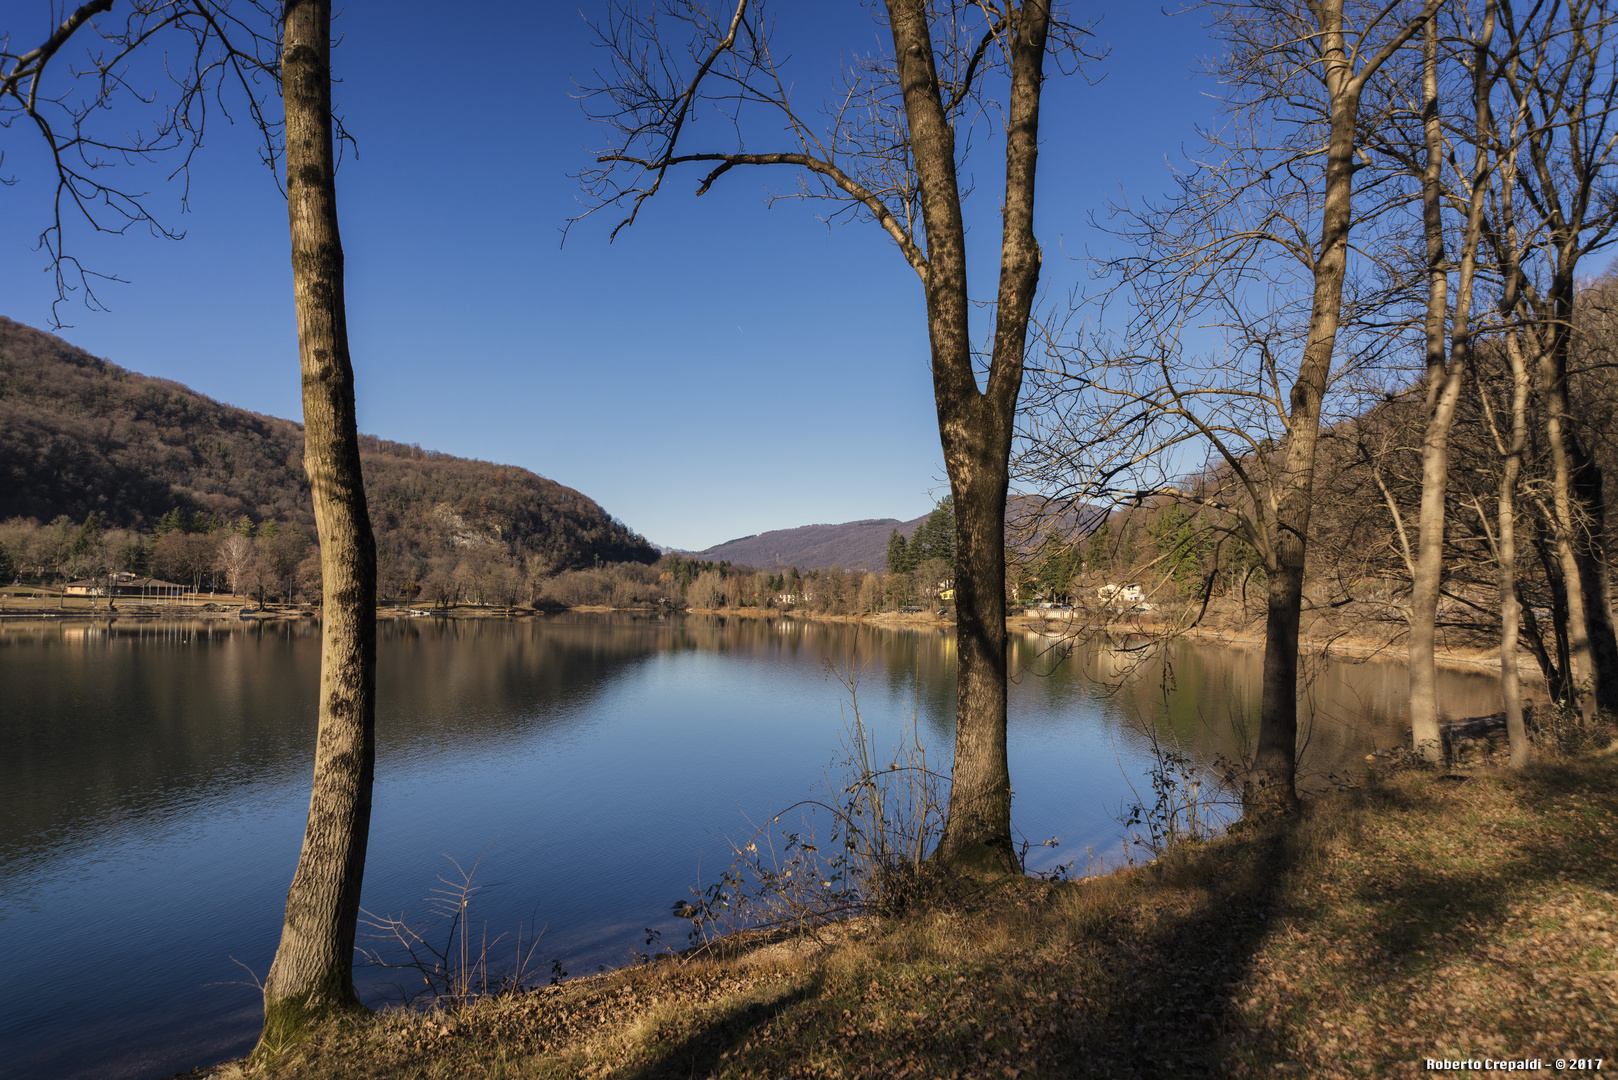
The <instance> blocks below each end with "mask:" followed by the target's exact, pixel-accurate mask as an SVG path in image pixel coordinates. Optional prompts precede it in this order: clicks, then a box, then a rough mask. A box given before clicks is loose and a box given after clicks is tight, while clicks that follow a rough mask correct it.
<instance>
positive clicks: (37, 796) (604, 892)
mask: <svg viewBox="0 0 1618 1080" xmlns="http://www.w3.org/2000/svg"><path fill="white" fill-rule="evenodd" d="M1260 659H1261V658H1260V656H1259V654H1258V653H1256V652H1248V651H1243V650H1232V649H1221V648H1216V647H1211V646H1196V645H1192V644H1189V643H1184V642H1182V643H1178V644H1175V645H1173V646H1170V647H1167V648H1157V649H1150V650H1144V651H1141V650H1135V649H1133V648H1131V647H1130V646H1129V644H1128V643H1112V642H1102V643H1099V644H1096V643H1092V644H1088V645H1085V646H1082V647H1080V648H1079V649H1077V650H1076V651H1075V652H1074V654H1073V655H1072V656H1071V657H1068V656H1066V655H1065V651H1064V650H1063V649H1062V648H1060V647H1053V642H1052V641H1051V640H1050V639H1047V638H1041V637H1038V636H1032V635H1022V634H1018V635H1014V636H1013V642H1012V656H1011V665H1012V670H1013V672H1014V683H1013V686H1012V689H1011V735H1010V755H1011V767H1012V778H1013V783H1014V785H1015V787H1016V801H1015V803H1014V814H1015V819H1016V823H1017V825H1018V827H1019V828H1020V829H1021V830H1022V831H1023V832H1024V833H1025V834H1026V835H1027V836H1028V837H1030V838H1033V839H1045V838H1048V837H1052V836H1059V837H1061V838H1062V845H1061V846H1060V847H1059V848H1057V849H1055V850H1050V849H1039V848H1036V849H1034V850H1033V852H1032V854H1031V856H1030V864H1031V866H1033V867H1034V868H1048V867H1049V866H1051V865H1053V864H1054V863H1056V862H1059V861H1066V860H1068V859H1070V858H1073V857H1074V856H1075V855H1077V856H1078V862H1079V865H1080V866H1081V867H1082V866H1083V865H1084V858H1083V852H1084V849H1085V847H1086V845H1090V846H1093V847H1095V848H1096V849H1098V850H1101V851H1104V852H1111V851H1115V850H1116V845H1117V837H1118V833H1119V831H1120V830H1119V826H1118V824H1117V823H1116V821H1115V820H1114V819H1113V815H1114V813H1115V812H1116V811H1117V808H1118V806H1119V803H1120V801H1121V800H1122V799H1123V798H1125V797H1126V796H1127V795H1128V792H1129V789H1128V786H1127V784H1126V783H1125V778H1124V773H1125V772H1126V771H1127V772H1128V773H1129V774H1130V775H1131V776H1132V777H1133V778H1135V781H1136V783H1137V785H1139V784H1140V777H1141V776H1142V775H1143V774H1144V772H1145V771H1146V769H1147V767H1148V763H1149V761H1148V756H1147V754H1146V751H1145V749H1144V742H1145V740H1144V739H1143V738H1142V736H1141V734H1140V731H1141V727H1140V725H1141V723H1143V722H1149V723H1153V724H1155V725H1157V727H1158V729H1159V730H1160V731H1162V732H1165V733H1172V734H1173V735H1174V736H1175V737H1177V738H1178V739H1179V740H1180V741H1181V742H1182V743H1183V744H1184V745H1187V746H1188V747H1190V748H1192V749H1193V751H1194V752H1195V753H1196V754H1197V755H1199V756H1201V757H1203V758H1210V757H1212V756H1214V755H1220V754H1223V755H1225V756H1229V755H1231V754H1232V753H1233V752H1234V751H1235V749H1236V748H1237V747H1238V746H1239V745H1240V742H1241V737H1240V735H1239V732H1240V731H1241V730H1242V729H1243V726H1244V725H1245V724H1248V723H1250V722H1251V719H1252V717H1253V716H1255V715H1256V710H1257V694H1258V685H1259V665H1260ZM318 661H319V633H318V625H317V624H316V623H314V622H313V621H312V620H305V621H301V622H291V623H251V624H236V623H218V622H213V623H205V622H183V621H176V622H166V623H152V622H141V621H134V620H123V619H120V620H113V621H110V622H109V621H108V620H106V619H101V620H93V621H91V620H84V621H62V622H52V623H39V622H32V623H4V624H0V688H3V689H0V693H3V696H4V708H3V709H0V738H3V739H4V740H5V744H6V745H7V746H8V747H9V748H11V752H10V753H8V754H6V755H4V756H0V954H3V955H5V956H6V957H7V958H8V960H9V961H10V964H11V969H12V970H13V972H28V973H31V974H30V975H29V976H28V977H24V978H13V979H11V980H8V982H7V984H6V986H5V989H3V990H0V1046H5V1047H6V1049H7V1056H8V1059H9V1060H8V1066H7V1071H6V1075H7V1076H8V1077H9V1076H16V1077H46V1076H50V1077H62V1076H74V1075H84V1076H90V1075H94V1076H131V1077H140V1076H146V1077H149V1076H157V1075H166V1074H168V1073H172V1072H174V1071H177V1070H179V1069H182V1068H186V1067H189V1066H191V1065H193V1064H199V1063H202V1062H206V1061H211V1060H217V1059H219V1058H222V1057H225V1056H229V1055H231V1054H236V1053H240V1052H242V1051H244V1050H245V1049H246V1048H248V1047H249V1046H250V1045H251V1042H252V1038H253V1036H254V1034H255V1033H256V1027H257V1021H258V1000H257V995H256V992H255V991H254V990H253V989H252V987H251V986H241V985H218V984H222V983H232V982H240V981H241V980H244V979H245V978H246V976H245V975H244V974H243V972H242V971H241V969H240V968H238V967H236V966H235V965H234V964H233V963H232V959H231V958H232V957H234V958H235V959H237V960H240V961H242V962H243V963H244V964H246V965H247V966H248V967H250V968H251V969H253V970H254V971H256V972H258V973H259V974H261V975H262V974H263V972H264V971H265V970H266V969H267V968H268V965H269V960H270V957H271V955H272V954H273V951H274V948H275V942H276V938H277V935H278V934H279V930H280V917H281V905H282V904H283V903H284V899H285V895H286V887H287V883H288V881H289V880H290V877H291V873H292V867H293V864H294V862H295V860H296V858H297V851H298V845H299V842H300V840H301V835H302V828H303V817H304V813H305V811H306V808H307V801H308V780H309V770H310V768H311V764H312V757H313V739H314V700H315V690H316V684H317V678H318ZM833 670H836V671H840V672H845V673H847V672H853V673H855V674H856V675H857V681H858V690H859V703H860V710H861V714H862V716H863V717H864V719H865V720H866V722H867V724H868V725H869V726H871V727H872V728H873V730H874V731H875V733H876V737H877V741H878V745H891V744H893V743H894V742H895V741H896V740H897V737H898V733H899V729H900V725H901V724H902V723H903V720H904V717H905V716H906V715H907V714H908V713H909V712H910V710H912V709H914V710H915V711H916V713H917V715H918V716H919V719H920V726H921V730H922V732H923V735H924V737H925V738H926V739H927V741H928V743H929V745H930V747H931V750H932V752H933V753H934V755H935V758H936V759H937V760H939V761H947V756H948V752H949V748H950V743H951V739H952V729H953V723H954V690H953V681H954V639H953V635H952V633H951V632H947V631H943V630H939V629H936V628H934V629H926V630H919V631H916V630H894V629H883V628H873V627H854V626H850V625H847V624H840V623H822V622H808V621H803V620H793V619H784V618H777V619H726V618H719V617H700V618H699V617H688V618H679V617H675V618H670V619H657V618H654V617H650V616H637V615H629V614H614V615H589V614H582V613H580V614H571V615H564V616H557V617H549V618H530V619H522V620H514V621H504V620H484V621H464V622H445V621H440V620H426V619H413V620H393V621H384V622H383V623H382V624H381V641H380V647H379V688H380V701H379V713H378V740H377V741H378V768H377V787H376V799H375V810H374V816H373V821H372V832H371V848H370V857H369V861H368V869H367V874H366V883H365V896H364V901H363V902H364V905H365V907H366V908H367V909H369V910H370V911H373V912H378V913H398V912H400V911H403V910H405V909H407V908H410V907H412V906H419V903H420V901H421V900H422V898H423V897H425V896H426V895H427V894H428V893H429V891H430V890H431V889H432V888H433V887H434V886H435V885H437V884H438V882H437V880H436V879H437V875H438V874H440V873H442V872H445V871H447V870H451V869H452V867H450V865H449V863H448V862H446V861H445V860H444V858H443V856H445V855H449V856H453V857H454V858H456V859H458V860H460V861H461V862H462V863H463V864H466V865H470V864H471V863H472V862H475V861H477V860H478V859H479V858H480V857H481V859H482V864H481V867H480V869H479V875H478V876H479V880H480V881H482V882H484V883H486V884H488V885H490V886H491V887H490V888H489V889H488V891H487V892H485V893H482V894H480V896H479V897H478V901H477V905H478V906H477V907H475V908H474V911H473V920H474V925H477V924H480V923H482V922H484V921H485V920H486V921H487V923H488V926H489V928H490V933H491V936H492V935H493V934H497V933H501V932H505V931H510V930H514V929H515V928H516V927H517V925H518V924H519V923H525V922H527V921H528V920H529V919H530V918H531V917H532V918H533V919H534V920H536V921H537V923H538V924H539V925H542V926H545V927H547V930H546V935H545V939H544V943H543V944H542V946H541V948H540V953H539V955H540V956H541V957H542V963H543V964H544V965H547V966H548V962H549V959H550V957H552V956H556V957H558V958H560V960H561V961H562V963H563V966H564V967H566V968H567V970H569V971H571V972H573V973H575V974H580V973H583V972H587V971H593V970H595V967H596V965H598V964H608V965H616V964H620V963H624V962H626V961H628V960H629V959H630V955H631V953H630V950H631V949H632V948H635V947H642V948H643V947H644V946H643V940H644V938H645V931H644V928H646V927H654V928H659V929H662V930H663V932H664V935H665V938H666V939H668V940H670V941H673V942H676V943H678V942H680V941H683V929H684V924H682V923H679V922H678V921H677V920H674V919H672V918H671V917H669V916H668V914H667V913H668V911H669V907H670V903H671V901H673V900H674V899H676V898H677V897H682V896H684V895H686V891H687V889H688V888H689V887H690V886H691V885H692V884H693V883H694V882H695V881H696V879H697V876H698V873H699V866H700V868H701V872H703V873H704V874H705V875H707V876H708V877H710V878H711V876H712V875H713V874H715V873H716V872H717V871H718V870H719V869H720V868H721V866H722V864H723V857H722V851H723V847H722V844H721V842H720V838H721V837H722V836H723V835H725V834H734V833H739V832H741V831H743V830H744V829H746V828H747V827H748V826H747V821H748V820H749V819H751V820H753V821H761V820H763V819H765V818H767V817H768V816H769V815H770V814H771V813H772V812H773V811H775V810H779V809H781V808H783V807H785V806H787V805H789V804H791V803H793V802H795V801H796V800H798V799H801V798H804V797H805V796H808V795H810V794H811V793H813V792H814V791H815V789H816V787H817V785H819V784H820V783H821V782H822V777H823V772H824V770H825V769H826V767H827V765H828V763H829V762H830V761H831V759H832V758H833V756H834V755H835V753H836V751H837V748H838V745H839V740H840V735H841V732H842V728H843V716H844V714H845V713H846V711H847V708H848V701H847V697H848V695H847V693H846V691H845V690H844V688H843V686H842V685H841V683H840V682H839V681H838V679H836V678H834V677H832V675H831V672H832V671H833ZM1443 682H1444V685H1443V687H1442V689H1441V700H1443V701H1444V702H1445V703H1446V706H1447V707H1448V708H1449V709H1451V710H1452V713H1453V715H1470V714H1475V713H1483V712H1489V711H1492V710H1493V709H1495V708H1496V707H1497V704H1496V692H1495V689H1494V681H1493V680H1492V679H1489V678H1486V677H1483V676H1463V675H1445V676H1444V677H1443ZM1404 684H1405V676H1404V672H1403V668H1402V666H1401V665H1399V664H1396V663H1390V662H1376V663H1366V664H1359V665H1329V666H1326V667H1325V668H1323V669H1322V670H1320V671H1318V672H1317V677H1316V678H1315V680H1314V682H1313V684H1312V686H1311V689H1310V691H1309V700H1310V702H1311V704H1312V707H1313V711H1314V712H1315V714H1316V715H1317V721H1316V723H1315V724H1314V727H1313V731H1312V735H1311V741H1310V745H1309V747H1308V749H1307V752H1306V756H1305V766H1306V768H1307V769H1308V771H1309V772H1310V775H1311V776H1313V777H1315V778H1316V780H1317V782H1318V781H1319V780H1320V779H1322V778H1324V777H1325V775H1326V774H1328V773H1332V772H1343V771H1346V770H1349V769H1351V768H1352V767H1353V766H1354V765H1355V764H1356V763H1357V762H1358V761H1359V760H1360V759H1361V758H1362V757H1363V755H1364V754H1365V752H1366V750H1367V749H1368V748H1369V746H1370V745H1372V744H1375V745H1382V746H1387V745H1391V744H1392V743H1394V742H1396V741H1397V740H1398V738H1399V737H1400V734H1401V731H1402V725H1403V722H1404V720H1403V715H1402V700H1403V696H1404ZM362 976H363V977H365V978H373V977H374V976H375V973H374V972H373V973H362ZM366 986H367V988H368V989H369V990H370V991H371V992H372V993H380V990H381V987H380V985H379V983H373V982H368V983H367V984H366Z"/></svg>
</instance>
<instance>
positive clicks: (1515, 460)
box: [1499, 309, 1529, 769]
mask: <svg viewBox="0 0 1618 1080" xmlns="http://www.w3.org/2000/svg"><path fill="white" fill-rule="evenodd" d="M1508 310H1509V309H1508ZM1506 349H1507V357H1508V359H1509V360H1510V361H1511V441H1510V442H1509V443H1508V444H1507V447H1506V463H1505V464H1506V467H1505V469H1504V470H1503V471H1502V472H1501V475H1500V499H1499V506H1500V513H1499V521H1500V541H1499V544H1500V697H1501V699H1502V700H1503V702H1504V704H1505V708H1506V738H1507V739H1508V740H1509V742H1510V746H1511V767H1512V768H1514V769H1520V768H1523V767H1524V766H1525V765H1527V764H1528V729H1527V727H1525V726H1524V724H1523V713H1522V680H1521V679H1520V678H1519V676H1518V673H1517V651H1518V650H1517V627H1518V624H1519V623H1520V622H1521V621H1522V602H1521V601H1520V600H1519V599H1518V597H1517V507H1516V499H1517V477H1518V475H1519V474H1520V473H1521V472H1522V457H1523V450H1524V449H1525V448H1526V447H1527V445H1528V384H1529V377H1528V365H1527V364H1525V363H1524V362H1523V356H1522V349H1521V347H1520V346H1519V344H1518V342H1517V341H1516V339H1515V337H1513V336H1512V335H1511V334H1510V333H1509V332H1508V334H1507V343H1506Z"/></svg>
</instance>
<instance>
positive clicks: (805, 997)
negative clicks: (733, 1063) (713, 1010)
mask: <svg viewBox="0 0 1618 1080" xmlns="http://www.w3.org/2000/svg"><path fill="white" fill-rule="evenodd" d="M823 982H824V979H823V977H822V976H821V975H820V974H818V973H817V974H815V975H814V976H813V977H811V978H809V979H808V980H806V981H805V982H804V983H803V984H801V985H800V986H798V987H797V988H796V989H793V990H789V991H787V992H786V993H783V994H781V995H780V996H778V997H776V998H774V999H772V1000H770V1001H755V1002H752V1003H750V1004H747V1005H743V1006H742V1007H740V1008H737V1009H733V1010H731V1011H729V1012H726V1013H725V1014H724V1015H722V1016H719V1017H716V1018H714V1019H713V1020H711V1021H709V1022H708V1023H707V1024H704V1025H703V1026H701V1027H699V1028H698V1029H696V1030H695V1031H693V1032H692V1033H691V1034H689V1035H687V1036H686V1037H685V1038H684V1039H682V1040H680V1041H679V1042H678V1043H676V1044H675V1045H673V1046H671V1047H669V1048H668V1049H666V1050H664V1051H663V1052H662V1053H660V1054H658V1055H657V1057H656V1058H654V1059H653V1060H651V1061H649V1062H647V1063H646V1064H644V1065H642V1066H640V1067H639V1068H636V1069H634V1070H632V1071H629V1072H625V1073H622V1074H620V1077H619V1080H675V1078H679V1080H687V1078H689V1077H697V1076H711V1075H713V1074H714V1073H716V1072H718V1071H719V1068H720V1066H721V1065H722V1064H723V1063H724V1061H725V1060H726V1058H728V1057H730V1056H731V1055H732V1054H734V1053H736V1052H737V1051H740V1050H741V1049H742V1048H743V1046H744V1045H745V1044H746V1043H747V1041H748V1037H749V1036H750V1035H751V1034H752V1033H753V1032H755V1031H757V1030H758V1029H759V1028H761V1027H763V1026H764V1025H765V1024H767V1023H769V1022H770V1021H771V1020H773V1019H775V1017H777V1016H779V1015H780V1014H782V1013H783V1012H786V1011H787V1010H789V1009H791V1008H792V1007H793V1006H795V1005H797V1004H799V1003H801V1002H805V1001H812V1000H813V999H814V998H815V997H816V996H817V995H818V994H819V993H820V989H821V986H822V984H823Z"/></svg>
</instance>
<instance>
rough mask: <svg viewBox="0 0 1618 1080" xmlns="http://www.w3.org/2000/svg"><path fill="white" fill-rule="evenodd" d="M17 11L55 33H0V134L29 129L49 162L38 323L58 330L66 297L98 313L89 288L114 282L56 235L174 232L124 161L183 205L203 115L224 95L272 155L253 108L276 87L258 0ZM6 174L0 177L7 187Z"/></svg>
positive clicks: (266, 119) (223, 105) (106, 3)
mask: <svg viewBox="0 0 1618 1080" xmlns="http://www.w3.org/2000/svg"><path fill="white" fill-rule="evenodd" d="M30 7H31V8H32V10H30V11H28V12H27V14H30V15H32V14H36V13H41V12H46V11H48V12H49V13H50V14H51V16H52V18H53V21H54V22H55V24H56V25H55V26H54V28H53V29H52V30H51V32H50V33H49V34H47V35H44V36H43V40H41V41H39V44H38V45H34V46H33V47H31V48H29V47H27V46H28V45H32V41H35V40H39V39H37V38H34V39H31V40H25V41H24V42H23V43H22V44H14V39H15V38H17V37H19V36H21V35H22V33H23V32H22V31H21V30H20V29H11V30H0V129H3V130H5V131H6V132H8V134H9V133H12V132H14V131H16V130H18V129H23V128H32V129H34V131H35V132H36V133H37V135H38V136H39V137H40V139H42V140H43V143H44V145H45V147H46V149H47V151H48V153H49V154H50V159H51V162H52V164H53V166H54V181H55V194H54V197H53V199H52V209H51V217H50V219H49V221H48V222H47V223H46V225H45V227H44V228H43V229H42V230H41V232H40V234H39V247H40V250H41V251H42V252H43V253H44V255H45V258H46V265H47V267H48V269H49V270H50V271H51V272H52V273H53V274H54V276H55V283H56V302H55V303H54V304H53V305H52V307H51V316H52V324H53V325H55V326H61V325H62V323H61V322H60V320H59V313H60V311H61V308H62V305H63V304H64V303H65V302H66V301H68V300H69V299H70V298H71V297H72V295H73V294H74V293H82V300H83V302H84V303H85V304H86V305H87V306H89V307H90V308H92V309H99V308H101V307H102V303H101V300H100V297H99V296H98V295H97V293H96V291H95V287H96V284H97V283H98V282H104V281H116V280H118V279H117V278H116V277H115V276H114V275H111V274H108V273H105V272H103V271H98V270H95V269H93V268H91V267H86V266H85V265H84V264H83V263H81V262H80V261H79V259H78V257H77V256H76V255H75V254H74V250H75V248H74V245H73V244H72V243H70V240H69V237H70V235H71V233H72V230H73V229H74V228H75V227H87V228H89V229H90V230H92V231H94V232H105V233H124V232H126V231H127V230H128V229H130V228H131V227H132V226H135V225H142V226H145V227H146V228H148V229H150V230H151V231H152V232H153V233H154V234H156V235H159V236H165V237H169V238H171V239H178V238H179V237H180V236H181V235H182V233H181V232H180V230H178V229H177V228H176V227H175V226H173V225H172V224H170V223H169V215H168V214H167V213H165V212H163V211H162V210H160V209H159V207H158V206H157V205H156V201H157V200H158V199H159V198H160V197H161V194H164V193H166V192H167V190H168V187H167V185H164V186H163V187H162V188H161V189H160V194H159V195H154V194H152V193H151V192H150V191H148V190H146V189H144V188H143V186H142V185H143V183H144V182H145V180H146V177H147V176H148V173H147V172H146V171H145V170H142V169H139V168H136V169H133V170H132V169H131V168H130V167H131V166H140V165H152V166H156V167H161V168H164V169H166V179H168V180H176V181H178V182H179V184H180V205H181V208H182V209H183V206H184V199H185V195H186V193H187V191H188V190H189V186H190V172H191V162H192V159H193V157H194V155H195V154H196V152H197V151H198V150H199V149H201V147H202V143H203V137H204V134H205V132H206V130H207V124H208V120H209V117H210V115H211V113H212V112H215V111H217V112H220V113H222V114H224V116H225V119H226V120H227V121H228V120H229V119H231V117H230V106H229V105H228V102H230V101H232V100H234V101H236V102H237V103H238V104H237V106H236V107H237V108H239V109H241V110H242V111H244V112H245V113H246V114H247V117H248V119H249V120H251V121H252V123H253V124H255V125H256V127H257V128H258V130H259V131H261V132H262V133H263V134H264V138H265V149H264V153H265V155H266V157H267V158H268V159H273V157H274V155H275V153H276V144H277V141H278V136H279V131H280V123H279V121H277V120H276V119H274V117H273V113H271V112H269V111H267V109H266V105H267V103H269V102H270V101H271V99H272V98H273V96H274V88H275V79H276V75H275V66H274V62H273V57H274V51H275V41H274V31H273V29H272V28H273V26H274V18H273V16H271V15H270V7H269V5H268V0H130V2H129V3H127V4H125V5H123V10H122V13H121V14H120V13H117V12H114V11H113V7H114V3H113V0H91V2H89V3H85V4H81V5H78V6H76V7H74V8H73V9H72V10H71V11H61V13H60V14H61V17H60V18H56V16H57V14H58V11H59V8H58V5H57V4H55V3H51V4H49V5H44V4H40V5H30ZM12 15H13V17H16V18H17V20H18V21H19V22H20V21H21V16H23V15H24V10H23V5H20V4H18V5H13V10H12ZM8 21H9V20H8ZM0 163H3V148H0ZM110 166H118V167H116V168H113V167H110ZM19 179H20V178H19V177H15V176H4V175H3V174H0V183H4V184H6V185H7V186H10V185H13V184H16V183H17V182H18V180H19Z"/></svg>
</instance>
